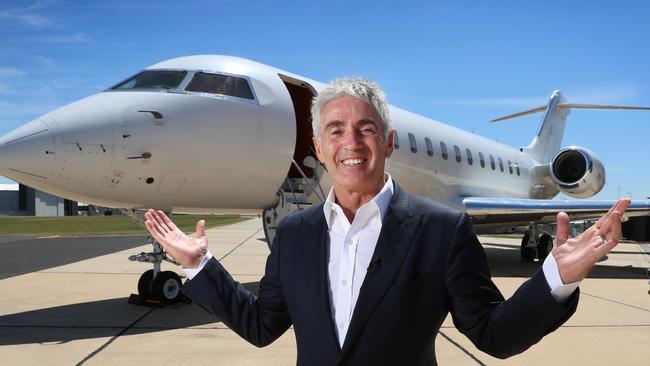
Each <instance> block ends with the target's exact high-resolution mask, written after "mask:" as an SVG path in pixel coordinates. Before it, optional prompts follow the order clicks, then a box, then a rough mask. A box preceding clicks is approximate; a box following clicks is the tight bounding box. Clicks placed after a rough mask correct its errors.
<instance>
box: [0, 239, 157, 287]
mask: <svg viewBox="0 0 650 366" xmlns="http://www.w3.org/2000/svg"><path fill="white" fill-rule="evenodd" d="M0 238H1V239H2V240H0V280H1V279H5V278H9V277H13V276H20V275H22V274H26V273H32V272H37V271H42V270H44V269H48V268H53V267H58V266H63V265H66V264H70V263H74V262H78V261H82V260H86V259H90V258H95V257H99V256H102V255H106V254H111V253H116V252H120V251H122V250H126V249H130V248H136V247H139V246H141V245H143V244H145V243H146V239H147V236H146V235H137V236H103V237H101V236H94V237H60V238H27V239H26V238H21V237H15V238H12V237H0ZM133 254H136V253H133ZM125 259H126V258H125Z"/></svg>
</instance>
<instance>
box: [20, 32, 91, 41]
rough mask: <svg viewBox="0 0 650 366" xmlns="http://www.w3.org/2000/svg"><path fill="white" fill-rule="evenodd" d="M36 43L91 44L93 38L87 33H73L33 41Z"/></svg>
mask: <svg viewBox="0 0 650 366" xmlns="http://www.w3.org/2000/svg"><path fill="white" fill-rule="evenodd" d="M33 40H34V41H36V42H44V43H90V42H92V41H93V37H92V36H90V35H88V34H85V33H79V32H77V33H72V34H64V35H59V36H47V37H40V38H34V39H33Z"/></svg>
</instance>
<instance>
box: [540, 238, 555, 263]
mask: <svg viewBox="0 0 650 366" xmlns="http://www.w3.org/2000/svg"><path fill="white" fill-rule="evenodd" d="M551 250H553V237H552V236H551V235H550V234H542V236H540V237H539V241H538V242H537V257H538V258H539V261H540V262H543V261H544V259H546V257H547V256H548V255H549V254H550V253H551Z"/></svg>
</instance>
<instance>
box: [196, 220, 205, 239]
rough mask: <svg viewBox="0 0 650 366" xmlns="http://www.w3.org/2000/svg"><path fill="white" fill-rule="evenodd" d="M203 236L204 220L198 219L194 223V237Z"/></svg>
mask: <svg viewBox="0 0 650 366" xmlns="http://www.w3.org/2000/svg"><path fill="white" fill-rule="evenodd" d="M204 236H205V220H199V221H198V222H197V223H196V237H197V238H202V237H204Z"/></svg>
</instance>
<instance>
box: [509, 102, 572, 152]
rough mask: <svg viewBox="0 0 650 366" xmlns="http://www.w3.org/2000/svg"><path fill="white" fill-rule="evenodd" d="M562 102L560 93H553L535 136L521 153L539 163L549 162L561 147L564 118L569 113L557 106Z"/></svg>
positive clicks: (568, 110) (567, 109)
mask: <svg viewBox="0 0 650 366" xmlns="http://www.w3.org/2000/svg"><path fill="white" fill-rule="evenodd" d="M564 102H565V100H564V98H563V97H562V93H561V92H560V91H559V90H556V91H554V92H553V95H552V96H551V99H550V100H549V101H548V105H547V106H546V114H545V115H544V119H542V123H541V124H540V125H539V130H538V131H537V135H535V138H533V141H531V143H530V144H529V145H528V146H526V147H523V148H522V149H521V151H522V152H524V153H525V154H526V155H528V156H530V157H531V158H533V159H535V160H537V161H539V162H541V163H548V162H550V161H551V159H552V158H553V155H554V154H555V153H556V152H557V151H558V150H559V149H560V147H561V146H562V138H563V137H564V127H565V126H566V118H567V116H568V115H569V112H570V111H571V110H570V109H569V108H560V107H559V106H558V104H560V103H564Z"/></svg>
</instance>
